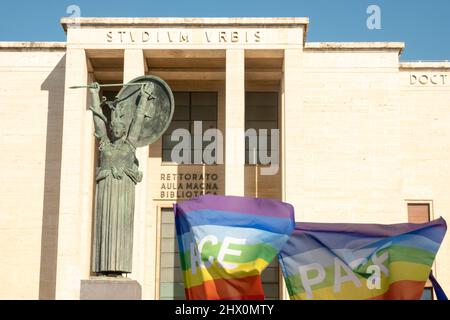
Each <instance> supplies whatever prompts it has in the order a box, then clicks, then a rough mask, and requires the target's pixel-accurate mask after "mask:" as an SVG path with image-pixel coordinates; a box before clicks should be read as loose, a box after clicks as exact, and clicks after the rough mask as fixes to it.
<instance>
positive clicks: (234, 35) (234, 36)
mask: <svg viewBox="0 0 450 320" xmlns="http://www.w3.org/2000/svg"><path fill="white" fill-rule="evenodd" d="M238 41H239V32H237V31H233V32H231V42H238Z"/></svg>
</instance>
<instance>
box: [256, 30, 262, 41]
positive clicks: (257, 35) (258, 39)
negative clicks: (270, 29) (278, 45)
mask: <svg viewBox="0 0 450 320" xmlns="http://www.w3.org/2000/svg"><path fill="white" fill-rule="evenodd" d="M260 41H261V34H260V32H259V31H256V32H255V42H260Z"/></svg>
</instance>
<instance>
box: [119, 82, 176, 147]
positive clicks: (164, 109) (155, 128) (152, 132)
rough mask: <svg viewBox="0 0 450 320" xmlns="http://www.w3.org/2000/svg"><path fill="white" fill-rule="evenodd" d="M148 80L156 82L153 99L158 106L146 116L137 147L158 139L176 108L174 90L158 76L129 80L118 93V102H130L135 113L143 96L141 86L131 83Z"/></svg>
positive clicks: (166, 127)
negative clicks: (152, 112)
mask: <svg viewBox="0 0 450 320" xmlns="http://www.w3.org/2000/svg"><path fill="white" fill-rule="evenodd" d="M148 82H153V83H154V89H153V96H154V97H155V100H153V103H154V104H155V107H156V108H155V113H154V115H153V116H152V117H147V116H146V117H145V118H144V124H143V126H142V130H141V133H140V135H139V139H138V141H137V143H136V147H143V146H146V145H149V144H152V143H153V142H155V141H156V140H158V139H159V138H160V137H161V136H162V135H163V134H164V132H165V131H166V130H167V129H168V128H169V125H170V122H171V121H172V116H173V112H174V109H175V100H174V98H173V93H172V90H170V87H169V86H168V85H167V83H166V82H164V81H163V80H162V79H160V78H158V77H156V76H142V77H138V78H135V79H133V80H131V81H130V82H128V85H126V86H124V87H123V88H122V89H121V90H120V92H119V94H118V95H117V99H118V102H119V103H126V104H128V105H129V106H130V107H131V108H132V110H133V111H132V112H133V114H134V112H135V110H136V108H137V106H138V104H139V101H140V98H141V86H140V85H130V84H132V83H136V84H141V83H142V84H145V83H148Z"/></svg>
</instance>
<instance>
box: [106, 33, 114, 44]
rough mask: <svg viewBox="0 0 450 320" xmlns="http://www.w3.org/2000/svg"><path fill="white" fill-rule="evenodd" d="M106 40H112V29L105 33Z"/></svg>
mask: <svg viewBox="0 0 450 320" xmlns="http://www.w3.org/2000/svg"><path fill="white" fill-rule="evenodd" d="M106 41H108V42H112V41H113V33H112V31H109V32H108V33H107V34H106Z"/></svg>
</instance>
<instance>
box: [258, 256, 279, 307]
mask: <svg viewBox="0 0 450 320" xmlns="http://www.w3.org/2000/svg"><path fill="white" fill-rule="evenodd" d="M261 281H262V284H263V288H264V295H265V299H266V300H278V299H279V298H280V295H279V293H280V289H279V288H280V287H279V265H278V256H276V257H275V258H274V260H273V261H272V263H271V264H270V265H269V266H268V267H267V268H266V269H264V271H263V272H262V275H261Z"/></svg>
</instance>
